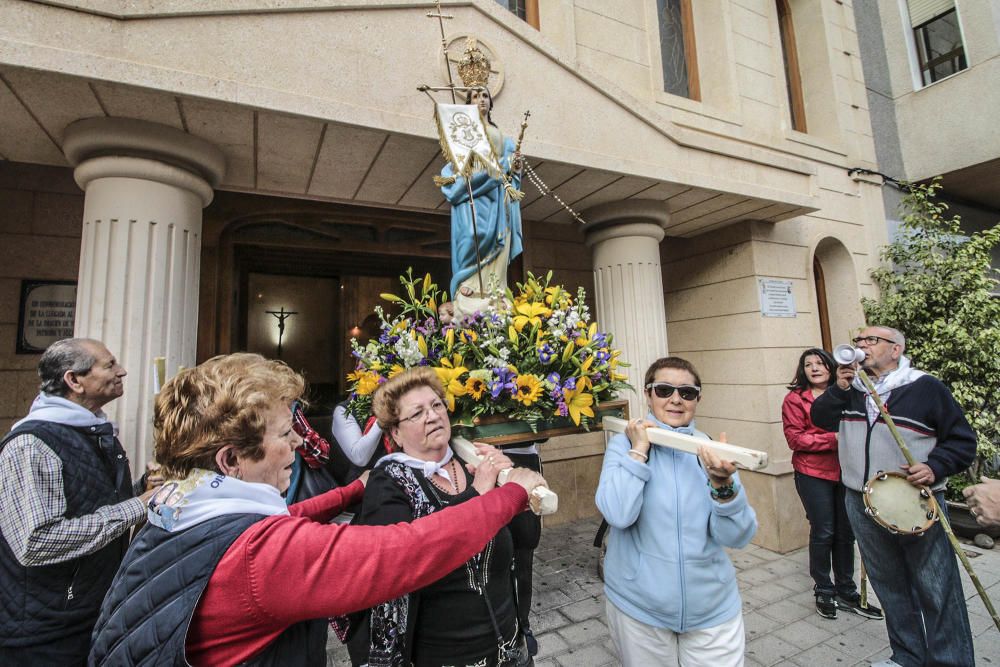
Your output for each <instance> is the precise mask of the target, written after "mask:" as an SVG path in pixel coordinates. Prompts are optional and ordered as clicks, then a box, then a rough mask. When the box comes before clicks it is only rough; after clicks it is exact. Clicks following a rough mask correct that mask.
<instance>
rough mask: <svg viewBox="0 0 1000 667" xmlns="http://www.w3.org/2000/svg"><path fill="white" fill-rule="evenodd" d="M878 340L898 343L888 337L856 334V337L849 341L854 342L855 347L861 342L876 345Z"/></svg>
mask: <svg viewBox="0 0 1000 667" xmlns="http://www.w3.org/2000/svg"><path fill="white" fill-rule="evenodd" d="M880 340H884V341H885V342H887V343H892V344H893V345H899V343H897V342H896V341H894V340H891V339H889V338H882V337H881V336H858V337H857V338H854V339H853V340H851V342H852V343H854V347H857V346H858V345H861V343H864V344H865V345H878V342H879V341H880Z"/></svg>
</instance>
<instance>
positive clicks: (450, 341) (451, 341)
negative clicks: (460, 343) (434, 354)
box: [444, 329, 455, 354]
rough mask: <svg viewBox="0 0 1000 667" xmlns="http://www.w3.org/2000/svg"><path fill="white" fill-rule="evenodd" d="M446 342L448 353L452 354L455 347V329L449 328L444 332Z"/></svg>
mask: <svg viewBox="0 0 1000 667" xmlns="http://www.w3.org/2000/svg"><path fill="white" fill-rule="evenodd" d="M444 342H445V343H446V344H447V346H448V353H449V354H451V348H453V347H455V330H454V329H448V331H446V332H445V334H444Z"/></svg>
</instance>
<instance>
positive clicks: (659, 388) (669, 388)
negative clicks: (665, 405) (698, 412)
mask: <svg viewBox="0 0 1000 667" xmlns="http://www.w3.org/2000/svg"><path fill="white" fill-rule="evenodd" d="M646 389H647V390H648V389H652V390H653V392H654V393H655V394H656V396H657V398H670V397H671V396H673V395H674V392H675V391H676V392H678V393H679V394H680V395H681V398H683V399H684V400H685V401H693V400H695V399H696V398H698V397H699V396H701V387H696V386H694V385H693V384H682V385H680V386H674V385H672V384H668V383H666V382H650V383H649V384H647V385H646Z"/></svg>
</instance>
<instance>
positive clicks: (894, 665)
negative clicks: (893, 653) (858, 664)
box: [870, 660, 901, 667]
mask: <svg viewBox="0 0 1000 667" xmlns="http://www.w3.org/2000/svg"><path fill="white" fill-rule="evenodd" d="M870 667H901V666H900V664H899V663H898V662H893V661H892V660H882V661H881V662H873V663H872V664H871V666H870Z"/></svg>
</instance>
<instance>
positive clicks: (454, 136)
mask: <svg viewBox="0 0 1000 667" xmlns="http://www.w3.org/2000/svg"><path fill="white" fill-rule="evenodd" d="M434 119H435V120H436V121H437V127H438V138H439V139H440V141H441V152H442V153H444V157H445V159H446V160H448V162H450V163H451V166H452V169H454V170H455V173H456V174H460V175H461V176H462V177H464V178H469V176H470V175H471V174H472V172H474V171H479V170H485V171H487V172H488V173H489V174H490V175H491V176H493V177H494V178H498V177H499V176H500V175H501V173H502V171H503V170H502V169H501V168H500V163H499V160H497V155H496V151H495V150H494V149H493V145H492V144H491V143H490V140H489V135H488V134H487V133H486V126H485V124H484V122H483V117H482V114H480V112H479V107H477V106H476V105H474V104H438V105H437V107H436V108H435V110H434Z"/></svg>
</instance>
